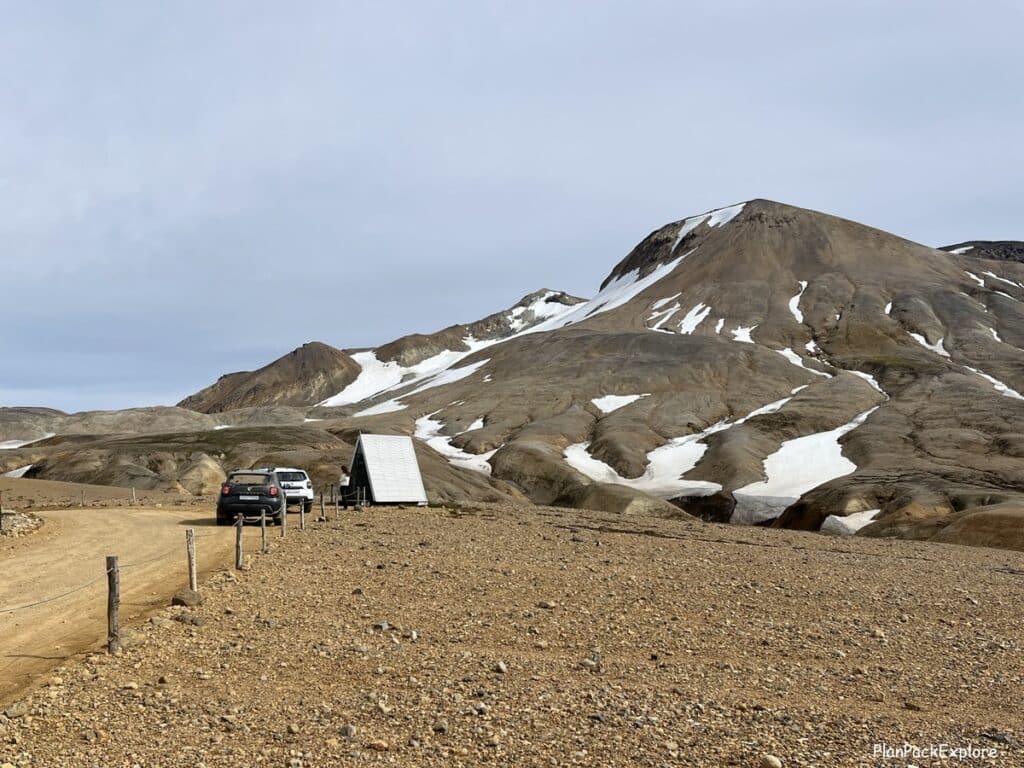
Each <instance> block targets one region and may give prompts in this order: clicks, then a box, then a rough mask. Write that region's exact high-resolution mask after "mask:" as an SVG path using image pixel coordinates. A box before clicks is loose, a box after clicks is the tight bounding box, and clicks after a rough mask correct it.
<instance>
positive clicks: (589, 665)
mask: <svg viewBox="0 0 1024 768" xmlns="http://www.w3.org/2000/svg"><path fill="white" fill-rule="evenodd" d="M580 666H581V667H583V668H584V669H589V670H590V671H592V672H593V671H594V670H595V669H597V662H596V661H594V660H593V659H581V660H580Z"/></svg>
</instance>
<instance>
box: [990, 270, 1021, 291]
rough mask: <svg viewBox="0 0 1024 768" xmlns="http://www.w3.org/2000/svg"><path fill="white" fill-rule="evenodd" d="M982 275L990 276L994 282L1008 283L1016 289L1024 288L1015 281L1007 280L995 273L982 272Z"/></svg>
mask: <svg viewBox="0 0 1024 768" xmlns="http://www.w3.org/2000/svg"><path fill="white" fill-rule="evenodd" d="M982 274H983V275H988V276H989V277H991V278H992V279H993V280H998V281H999V282H1001V283H1006V284H1007V285H1012V286H1013V287H1014V288H1024V285H1021V284H1020V283H1015V282H1014V281H1013V280H1007V279H1006V278H1005V277H1000V276H999V275H997V274H996V273H995V272H982Z"/></svg>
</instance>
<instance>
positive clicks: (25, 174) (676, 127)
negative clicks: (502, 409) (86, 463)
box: [0, 0, 1024, 411]
mask: <svg viewBox="0 0 1024 768" xmlns="http://www.w3.org/2000/svg"><path fill="white" fill-rule="evenodd" d="M0 11H2V15H3V18H4V23H3V25H0V307H2V310H0V318H2V324H0V406H5V405H6V406H27V405H33V406H48V407H55V408H60V409H62V410H67V411H77V410H86V409H101V408H102V409H107V408H124V407H130V406H141V405H158V404H174V403H175V402H177V401H178V400H179V399H181V398H182V397H184V396H185V395H187V394H190V393H191V392H194V391H196V390H198V389H200V388H202V387H203V386H206V385H207V384H209V383H211V382H212V381H214V380H215V379H216V378H217V377H218V376H220V375H221V374H224V373H227V372H231V371H237V370H249V369H254V368H258V367H260V366H262V365H264V364H266V363H268V362H270V361H271V360H273V359H275V358H276V357H278V356H280V355H282V354H285V353H286V352H288V351H290V350H291V349H293V348H295V347H297V346H299V345H301V344H302V343H304V342H306V341H312V340H318V341H324V342H327V343H329V344H332V345H335V346H338V347H360V346H372V345H377V344H380V343H383V342H386V341H389V340H391V339H394V338H397V337H399V336H402V335H405V334H407V333H411V332H430V331H433V330H436V329H439V328H442V327H444V326H447V325H450V324H453V323H457V322H470V321H473V320H476V319H479V318H481V317H483V316H486V315H488V314H491V313H492V312H495V311H499V310H501V309H503V308H505V307H508V306H511V305H512V304H514V303H515V302H516V301H517V300H518V299H519V298H520V297H521V296H523V295H525V294H527V293H529V292H531V291H534V290H537V289H539V288H542V287H545V288H554V289H560V290H566V291H569V292H570V293H574V294H576V295H580V296H589V295H592V294H593V293H594V292H595V291H596V289H597V286H598V285H599V284H600V282H601V281H602V280H603V279H604V277H605V276H606V275H607V273H608V272H609V271H610V270H611V268H612V267H613V266H614V265H615V264H616V263H617V262H618V261H619V260H620V259H621V258H622V257H623V256H624V255H625V254H626V253H627V252H628V251H629V250H630V249H631V248H632V246H633V245H635V244H636V243H637V242H639V241H640V240H641V239H642V238H643V237H644V236H645V235H646V234H647V233H649V232H650V231H651V230H653V229H656V228H657V227H659V226H661V225H663V224H665V223H668V222H670V221H674V220H677V219H680V218H683V217H685V216H687V215H691V214H695V213H701V212H703V211H706V210H709V209H711V208H716V207H720V206H723V205H727V204H730V203H734V202H738V201H742V200H747V199H751V198H756V197H765V198H770V199H774V200H779V201H782V202H787V203H791V204H794V205H800V206H804V207H808V208H814V209H817V210H823V211H827V212H829V213H835V214H838V215H841V216H844V217H847V218H851V219H855V220H858V221H862V222H864V223H868V224H871V225H873V226H876V227H880V228H882V229H886V230H889V231H892V232H896V233H897V234H900V235H903V236H906V237H909V238H911V239H913V240H917V241H920V242H924V243H927V244H930V245H945V244H948V243H952V242H959V241H962V240H966V239H1024V220H1022V216H1021V213H1022V204H1024V197H1022V196H1021V194H1020V188H1019V184H1020V179H1021V178H1022V177H1024V142H1022V141H1021V138H1020V137H1021V136H1022V135H1024V100H1022V99H1020V98H1019V96H1020V79H1021V76H1022V73H1024V47H1021V46H1020V44H1019V39H1018V36H1019V30H1020V29H1021V28H1024V6H1022V5H1021V4H1020V3H1019V2H978V3H971V4H967V3H962V2H955V3H953V2H942V1H941V0H933V1H931V2H914V1H912V0H909V1H905V2H899V3H893V2H870V1H868V2H843V3H839V2H810V0H807V1H806V2H791V1H786V0H782V1H780V2H774V3H760V2H739V1H732V0H714V1H713V2H655V1H649V2H645V1H644V0H631V1H629V2H626V1H625V0H623V1H622V2H603V1H602V0H587V2H583V1H579V2H575V1H574V2H569V1H568V0H567V1H566V2H557V1H555V0H547V1H545V2H530V1H528V0H517V1H516V2H485V1H483V0H474V1H473V2H470V1H468V0H467V1H466V2H432V1H430V0H417V2H405V3H397V2H388V1H387V0H382V1H381V2H374V3H370V2H357V1H356V0H352V2H334V1H332V2H315V1H314V0H304V2H301V3H285V2H272V3H271V2H253V1H251V0H246V1H245V2H227V1H212V2H205V1H204V2H199V1H198V0H186V1H184V2H179V3H158V2H137V1H136V0H131V1H130V2H90V3H83V2H78V0H65V1H64V2H57V1H54V0H51V1H50V2H38V3H24V2H17V1H16V0H0Z"/></svg>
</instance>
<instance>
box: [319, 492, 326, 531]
mask: <svg viewBox="0 0 1024 768" xmlns="http://www.w3.org/2000/svg"><path fill="white" fill-rule="evenodd" d="M320 519H321V520H323V521H324V522H325V523H326V522H327V512H325V511H324V492H323V491H320Z"/></svg>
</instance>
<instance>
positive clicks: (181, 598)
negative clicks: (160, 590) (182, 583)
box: [171, 589, 203, 608]
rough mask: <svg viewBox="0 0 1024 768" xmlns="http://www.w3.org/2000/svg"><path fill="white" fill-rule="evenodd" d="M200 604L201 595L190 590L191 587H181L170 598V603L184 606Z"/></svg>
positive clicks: (193, 606)
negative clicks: (181, 588)
mask: <svg viewBox="0 0 1024 768" xmlns="http://www.w3.org/2000/svg"><path fill="white" fill-rule="evenodd" d="M202 604H203V598H202V595H200V594H199V593H198V592H194V591H192V590H191V589H183V590H181V591H180V592H177V593H175V595H174V597H172V598H171V605H183V606H185V607H186V608H195V607H196V606H197V605H202Z"/></svg>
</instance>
